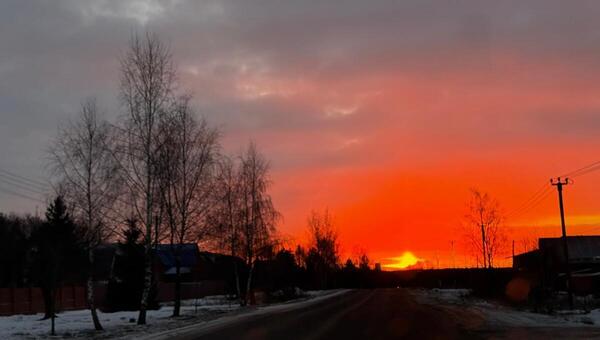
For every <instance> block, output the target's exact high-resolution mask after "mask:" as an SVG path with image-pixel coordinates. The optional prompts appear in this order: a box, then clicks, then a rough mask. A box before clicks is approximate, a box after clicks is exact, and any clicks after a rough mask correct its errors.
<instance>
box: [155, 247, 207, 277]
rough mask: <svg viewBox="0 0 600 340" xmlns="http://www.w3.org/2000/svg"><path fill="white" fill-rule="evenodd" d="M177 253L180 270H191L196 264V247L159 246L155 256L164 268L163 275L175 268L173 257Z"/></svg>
mask: <svg viewBox="0 0 600 340" xmlns="http://www.w3.org/2000/svg"><path fill="white" fill-rule="evenodd" d="M177 253H179V257H180V259H181V267H182V268H192V267H194V266H195V265H196V263H198V245H197V244H195V243H185V244H180V245H173V246H171V245H170V244H159V245H157V246H156V248H155V254H156V256H157V257H158V259H159V260H160V262H161V264H162V265H163V266H164V267H165V273H166V272H168V271H169V270H170V269H171V268H174V267H175V256H176V255H177Z"/></svg>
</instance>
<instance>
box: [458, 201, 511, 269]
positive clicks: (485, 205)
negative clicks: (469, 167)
mask: <svg viewBox="0 0 600 340" xmlns="http://www.w3.org/2000/svg"><path fill="white" fill-rule="evenodd" d="M465 220H466V233H465V237H466V239H467V242H468V243H469V245H470V246H471V247H472V249H473V250H474V251H475V253H476V258H478V259H479V254H481V259H482V263H483V267H484V268H493V267H494V260H495V259H496V258H497V256H498V254H500V253H501V252H503V251H504V250H505V247H506V242H507V237H506V233H505V232H504V230H503V229H502V221H503V219H502V215H501V213H500V208H499V205H498V202H497V201H496V200H495V199H493V198H492V197H490V195H489V194H487V193H484V192H481V191H479V190H477V189H471V199H470V201H469V204H468V212H467V214H466V216H465ZM478 262H479V261H478Z"/></svg>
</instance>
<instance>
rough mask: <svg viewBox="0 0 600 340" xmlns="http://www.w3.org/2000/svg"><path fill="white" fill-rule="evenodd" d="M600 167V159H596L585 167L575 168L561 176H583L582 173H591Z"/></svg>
mask: <svg viewBox="0 0 600 340" xmlns="http://www.w3.org/2000/svg"><path fill="white" fill-rule="evenodd" d="M598 169H600V161H596V162H593V163H591V164H588V165H586V166H584V167H581V168H579V169H576V170H573V171H571V172H568V173H566V174H564V175H562V176H560V177H562V178H566V177H577V176H581V175H585V174H587V173H590V172H592V171H596V170H598Z"/></svg>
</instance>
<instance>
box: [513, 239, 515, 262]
mask: <svg viewBox="0 0 600 340" xmlns="http://www.w3.org/2000/svg"><path fill="white" fill-rule="evenodd" d="M512 264H513V268H514V267H515V240H512Z"/></svg>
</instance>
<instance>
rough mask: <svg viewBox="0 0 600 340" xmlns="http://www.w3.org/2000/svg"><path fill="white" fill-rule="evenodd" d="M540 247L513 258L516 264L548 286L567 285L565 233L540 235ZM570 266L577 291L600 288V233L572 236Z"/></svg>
mask: <svg viewBox="0 0 600 340" xmlns="http://www.w3.org/2000/svg"><path fill="white" fill-rule="evenodd" d="M538 245H539V248H538V249H536V250H533V251H529V252H526V253H523V254H519V255H516V256H515V257H514V258H513V268H514V269H517V270H518V271H520V272H523V273H529V274H535V277H536V278H537V280H536V281H538V282H539V284H542V285H543V286H545V287H550V288H554V289H564V287H565V281H566V272H567V271H566V270H567V261H566V260H565V253H564V240H563V238H561V237H556V238H540V239H539V241H538ZM567 249H568V252H569V261H568V264H569V268H570V270H571V277H572V279H571V283H572V288H573V291H574V292H576V293H580V294H588V293H592V292H598V291H600V236H568V237H567Z"/></svg>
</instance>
